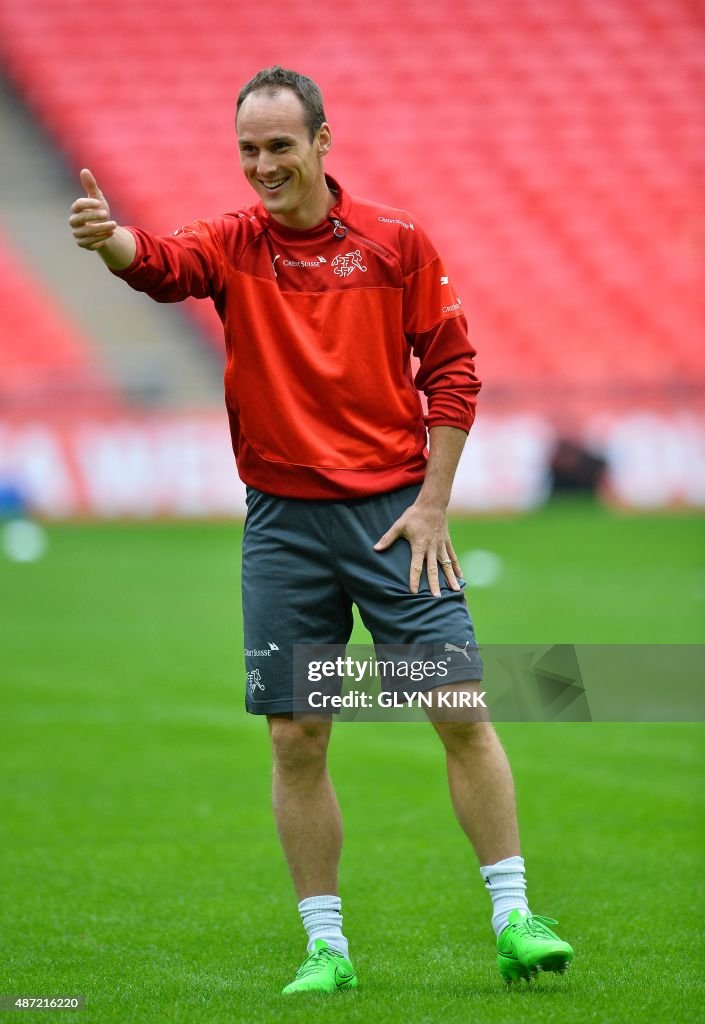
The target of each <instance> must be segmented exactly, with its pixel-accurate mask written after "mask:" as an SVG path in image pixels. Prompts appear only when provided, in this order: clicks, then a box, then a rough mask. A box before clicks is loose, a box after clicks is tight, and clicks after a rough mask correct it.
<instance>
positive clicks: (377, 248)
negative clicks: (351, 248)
mask: <svg viewBox="0 0 705 1024" xmlns="http://www.w3.org/2000/svg"><path fill="white" fill-rule="evenodd" d="M331 220H332V221H333V225H334V227H333V234H334V236H335V237H336V238H345V237H346V235H349V236H350V238H358V239H359V240H360V241H361V242H364V243H365V245H366V246H367V247H368V248H369V249H372V250H374V252H376V253H377V255H378V256H381V257H382V258H383V259H385V260H387V261H389V262H393V263H394V262H397V261H396V260H395V258H394V256H393V254H392V253H390V252H387V250H386V249H383V248H382V246H381V245H377V243H376V242H373V241H372V239H371V238H368V237H367V236H366V235H363V234H361V233H360V232H359V231H355V230H353V229H352V228H349V227H347V226H346V225H345V224H343V222H342V221H341V220H338V218H337V217H332V218H331Z"/></svg>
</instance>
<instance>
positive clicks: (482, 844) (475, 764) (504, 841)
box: [430, 683, 520, 864]
mask: <svg viewBox="0 0 705 1024" xmlns="http://www.w3.org/2000/svg"><path fill="white" fill-rule="evenodd" d="M455 689H470V690H472V689H476V684H473V683H469V684H467V683H465V684H462V683H461V684H458V685H457V686H449V687H444V690H445V691H446V692H447V691H450V690H455ZM430 714H431V715H433V712H430ZM433 727H434V729H435V730H436V732H437V733H438V735H439V736H440V738H441V741H442V742H443V745H444V747H445V750H446V761H447V767H448V783H449V786H450V795H451V800H452V801H453V807H454V809H455V814H456V817H457V819H458V821H459V822H460V825H461V827H462V829H463V831H464V832H465V834H466V835H467V837H468V839H469V840H470V842H471V843H472V845H473V847H474V848H475V853H476V854H477V857H478V860H479V862H480V864H496V863H497V861H500V860H503V859H504V858H505V857H513V856H515V855H517V854H519V853H520V848H519V829H518V826H517V817H516V799H515V795H514V782H513V780H512V773H511V769H510V767H509V762H508V761H507V755H506V754H505V753H504V749H503V748H502V745H501V743H500V742H499V739H498V737H497V734H496V732H495V731H494V728H493V727H492V724H491V723H490V722H488V721H443V722H441V721H434V722H433Z"/></svg>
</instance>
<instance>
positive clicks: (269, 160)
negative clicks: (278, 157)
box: [257, 152, 277, 178]
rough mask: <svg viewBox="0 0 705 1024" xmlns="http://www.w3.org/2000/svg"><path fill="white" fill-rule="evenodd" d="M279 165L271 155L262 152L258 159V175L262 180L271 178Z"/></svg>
mask: <svg viewBox="0 0 705 1024" xmlns="http://www.w3.org/2000/svg"><path fill="white" fill-rule="evenodd" d="M276 169H277V165H276V162H275V161H274V159H273V157H272V154H271V153H263V152H260V154H259V157H258V159H257V175H258V177H260V178H271V177H272V174H273V172H274V171H276Z"/></svg>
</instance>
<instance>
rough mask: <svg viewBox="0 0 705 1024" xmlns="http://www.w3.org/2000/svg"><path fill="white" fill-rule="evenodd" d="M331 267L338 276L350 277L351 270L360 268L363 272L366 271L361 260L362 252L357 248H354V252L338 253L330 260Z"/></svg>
mask: <svg viewBox="0 0 705 1024" xmlns="http://www.w3.org/2000/svg"><path fill="white" fill-rule="evenodd" d="M331 267H332V268H333V273H334V274H337V275H338V277H350V275H351V274H352V272H353V270H361V271H362V273H363V274H365V273H367V267H366V266H365V264H364V263H363V262H362V253H361V252H360V250H359V249H355V251H354V252H346V253H340V255H339V256H336V257H335V259H334V260H331Z"/></svg>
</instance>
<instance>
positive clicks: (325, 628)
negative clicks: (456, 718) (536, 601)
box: [242, 485, 482, 715]
mask: <svg viewBox="0 0 705 1024" xmlns="http://www.w3.org/2000/svg"><path fill="white" fill-rule="evenodd" d="M419 490H420V485H415V486H412V487H405V488H402V489H401V490H398V491H391V492H389V493H387V494H379V495H374V496H372V497H369V498H356V499H352V500H350V501H308V500H306V501H304V500H300V499H295V498H279V497H275V496H274V495H271V494H264V493H263V492H261V491H257V490H254V489H253V488H248V489H247V519H246V521H245V533H244V539H243V552H242V607H243V618H244V637H245V667H246V672H247V686H246V707H247V710H248V711H249V712H250V713H251V714H256V715H271V714H282V713H285V712H305V711H306V710H310V706H308V705H307V704H306V702H305V701H304V700H303V698H302V693H301V684H300V680H298V681H296V679H295V677H296V672H295V667H294V658H295V648H297V650H298V651H299V652H300V651H301V648H300V647H298V646H297V645H321V646H322V645H325V647H326V649H327V650H328V651H330V645H339V646H340V650H341V651H343V652H344V649H345V644H346V643H347V642H348V640H349V639H350V634H351V630H352V625H353V615H352V606H353V604H355V605H357V607H358V609H359V612H360V617H361V618H362V621H363V623H364V624H365V626H366V628H367V629H368V630H369V632H370V633H371V635H372V639H373V641H374V643H375V648H376V651H377V657H378V658H379V657H381V656H383V655H384V653H386V652H388V651H389V650H390V649H391V648H392V647H393V648H395V649H396V652H397V656H398V657H404V658H406V659H418V658H422V659H423V658H427V657H429V656H432V654H433V652H438V653H442V652H445V651H446V650H448V649H449V648H448V647H446V645H450V649H451V650H452V651H453V652H454V653H453V655H452V660H451V657H450V656H449V657H447V658H446V659H445V660H446V661H448V662H450V663H451V664H450V665H449V668H448V670H447V674H446V675H445V676H444V678H443V680H442V682H443V683H446V684H447V683H455V682H464V681H466V680H479V679H481V678H482V661H481V659H480V656H479V654H478V651H477V642H476V640H475V632H474V629H473V625H472V620H471V618H470V614H469V612H468V608H467V604H466V600H465V595H464V593H463V591H462V590H461V591H454V590H451V588H450V587H449V586H448V584H447V582H446V580H445V578H444V576H443V574H442V573H439V578H440V585H441V597H440V598H437V597H432V596H431V593H430V590H429V586H428V580H427V578H426V571H425V569H424V573H423V576H422V578H421V585H420V587H419V592H418V594H412V593H410V591H409V565H410V558H411V551H410V548H409V544H408V542H407V541H406V540H404V539H403V538H402V539H400V540H398V541H397V542H396V543H395V544H393V545H392V547H391V548H389V549H388V550H387V551H383V552H377V551H374V550H373V545H374V544H375V543H376V542H377V541H378V540H379V538H380V537H381V536H382V534H383V533H385V532H386V531H387V530H388V529H389V527H390V526H391V525H392V523H394V521H395V520H396V519H398V518H399V516H400V515H401V514H402V512H404V510H405V509H407V508H408V507H409V505H411V504H413V502H414V501H415V500H416V497H417V495H418V493H419ZM461 586H464V583H463V582H462V581H461ZM386 645H391V647H390V646H386ZM398 645H403V646H404V650H403V652H401V653H400V652H399V647H398ZM458 649H459V650H458ZM438 685H440V682H439V680H435V681H432V680H424V682H423V683H419V684H416V685H415V686H414V687H413V689H414V690H416V691H421V690H426V689H432V688H434V687H436V686H438ZM408 688H409V687H407V689H408Z"/></svg>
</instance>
